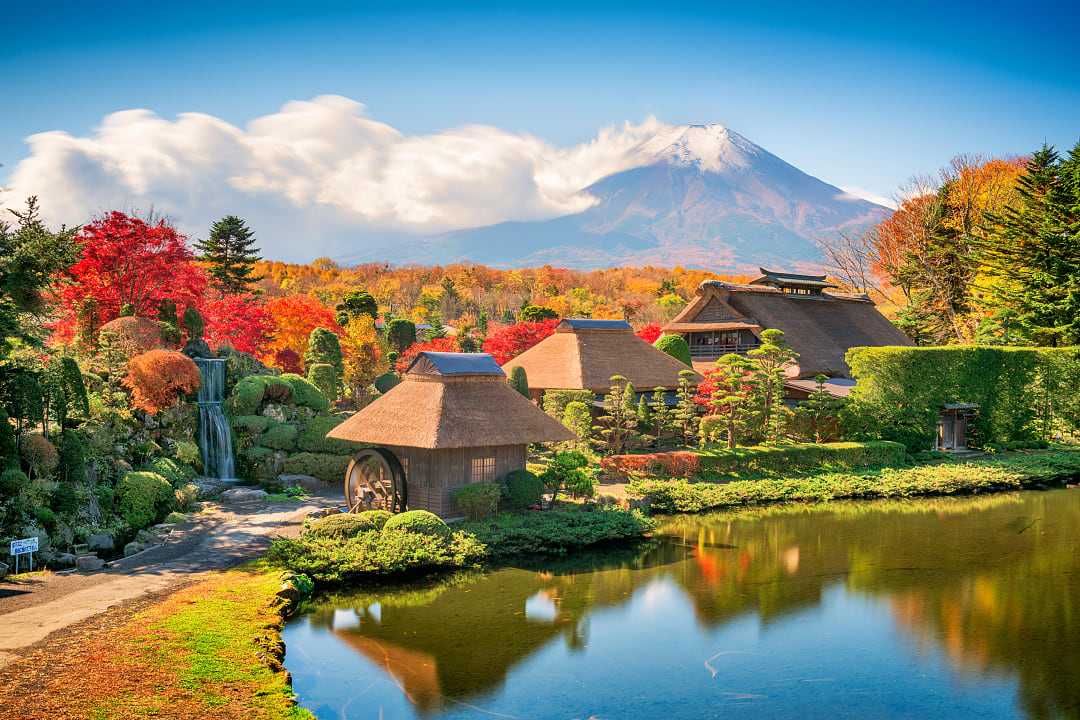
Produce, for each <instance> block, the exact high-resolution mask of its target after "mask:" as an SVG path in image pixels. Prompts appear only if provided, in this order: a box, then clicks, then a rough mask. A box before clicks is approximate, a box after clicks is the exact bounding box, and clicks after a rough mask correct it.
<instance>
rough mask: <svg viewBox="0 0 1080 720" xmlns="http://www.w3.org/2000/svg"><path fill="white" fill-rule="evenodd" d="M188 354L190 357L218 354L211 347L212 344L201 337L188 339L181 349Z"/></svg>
mask: <svg viewBox="0 0 1080 720" xmlns="http://www.w3.org/2000/svg"><path fill="white" fill-rule="evenodd" d="M180 352H182V353H184V354H185V355H187V356H188V357H189V358H211V359H213V358H216V357H217V354H216V353H215V352H214V351H213V350H211V349H210V345H209V344H207V342H206V341H205V340H203V339H202V338H199V339H198V340H188V341H187V344H186V345H184V348H183V349H182V350H181V351H180Z"/></svg>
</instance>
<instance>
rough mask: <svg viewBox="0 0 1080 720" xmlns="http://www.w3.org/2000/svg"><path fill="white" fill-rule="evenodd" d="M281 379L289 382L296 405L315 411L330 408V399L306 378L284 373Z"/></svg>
mask: <svg viewBox="0 0 1080 720" xmlns="http://www.w3.org/2000/svg"><path fill="white" fill-rule="evenodd" d="M281 379H282V380H284V381H285V382H287V383H288V384H289V388H291V389H292V399H293V402H294V403H296V404H297V405H302V406H304V407H307V408H311V409H312V410H314V411H316V412H323V411H325V410H329V409H330V401H329V400H327V399H326V396H325V395H323V394H322V391H321V390H319V388H317V387H315V385H314V384H313V383H311V382H309V381H308V379H307V378H305V377H302V376H300V375H296V374H295V373H285V374H284V375H282V376H281Z"/></svg>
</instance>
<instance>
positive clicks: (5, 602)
mask: <svg viewBox="0 0 1080 720" xmlns="http://www.w3.org/2000/svg"><path fill="white" fill-rule="evenodd" d="M339 503H340V497H312V498H307V499H305V500H304V501H303V502H302V503H301V504H299V505H297V504H295V503H289V504H288V505H267V504H263V503H259V504H253V505H234V506H214V507H212V508H211V509H210V510H208V511H207V512H204V513H201V514H199V515H197V516H196V517H195V519H194V520H193V521H191V522H189V523H185V524H183V525H180V526H178V527H177V529H176V530H174V531H173V533H172V535H170V536H169V539H168V541H167V542H166V543H164V544H163V545H160V546H158V547H155V548H152V549H150V550H147V551H145V552H142V553H139V554H138V555H134V556H132V557H130V558H125V559H123V560H119V561H117V562H115V563H113V566H112V567H110V569H108V570H104V571H101V572H96V573H89V574H80V573H72V574H63V575H61V574H55V573H44V574H42V575H36V576H32V577H30V578H27V579H25V580H19V581H15V582H3V581H0V627H3V628H4V630H3V632H2V633H0V667H3V666H4V665H6V664H8V663H9V662H11V661H13V660H15V659H16V658H17V657H18V656H19V655H20V654H22V653H23V651H25V650H27V649H28V648H31V647H32V646H34V645H36V644H38V643H41V642H42V641H44V640H45V639H46V638H47V637H48V636H49V635H50V634H52V633H54V632H56V631H58V630H62V629H64V628H67V627H70V626H73V625H75V624H76V623H80V622H82V621H85V620H87V619H89V618H92V617H93V616H95V615H98V614H100V613H103V612H105V611H107V610H109V609H110V608H115V607H117V606H120V605H123V604H124V603H128V602H131V601H134V600H136V599H138V598H140V597H143V596H145V595H148V594H151V593H161V592H163V591H166V590H173V589H176V588H179V587H182V586H183V585H186V584H187V583H189V582H192V581H193V580H195V579H196V577H197V576H198V574H199V573H204V572H207V571H210V570H216V569H220V568H224V567H229V566H231V565H236V564H238V563H241V562H243V561H245V560H249V559H251V558H254V557H257V556H258V555H259V554H260V553H261V552H262V551H263V550H264V549H265V548H266V547H267V545H269V543H270V539H271V537H272V536H283V535H295V534H296V533H297V532H298V531H299V528H300V525H301V523H302V522H303V519H304V517H306V516H307V515H308V513H310V512H312V511H313V510H317V509H319V508H324V507H330V506H334V505H337V504H339Z"/></svg>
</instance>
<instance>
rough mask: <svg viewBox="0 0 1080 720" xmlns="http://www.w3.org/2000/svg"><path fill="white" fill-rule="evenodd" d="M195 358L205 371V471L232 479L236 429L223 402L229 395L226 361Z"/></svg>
mask: <svg viewBox="0 0 1080 720" xmlns="http://www.w3.org/2000/svg"><path fill="white" fill-rule="evenodd" d="M193 359H194V360H195V364H196V365H198V366H199V374H200V375H202V384H201V385H200V386H199V450H201V451H202V462H203V474H204V475H206V476H207V477H212V478H219V479H222V480H231V479H233V477H234V476H235V474H236V470H235V468H234V465H233V451H232V433H231V432H230V430H229V421H228V420H227V419H226V418H225V412H224V411H223V410H222V408H221V402H222V400H224V399H225V361H224V360H217V359H211V358H193Z"/></svg>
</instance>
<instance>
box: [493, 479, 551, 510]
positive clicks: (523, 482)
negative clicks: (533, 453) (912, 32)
mask: <svg viewBox="0 0 1080 720" xmlns="http://www.w3.org/2000/svg"><path fill="white" fill-rule="evenodd" d="M503 483H504V485H505V487H506V502H507V504H508V505H509V506H510V507H511V508H512V509H514V510H527V509H528V508H530V507H532V506H533V505H539V504H540V498H541V496H542V495H543V494H544V482H543V481H542V480H541V479H540V478H538V477H537V476H536V475H534V474H533V473H531V472H529V471H528V470H511V471H510V472H509V473H507V475H506V478H505V479H504V480H503Z"/></svg>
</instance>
